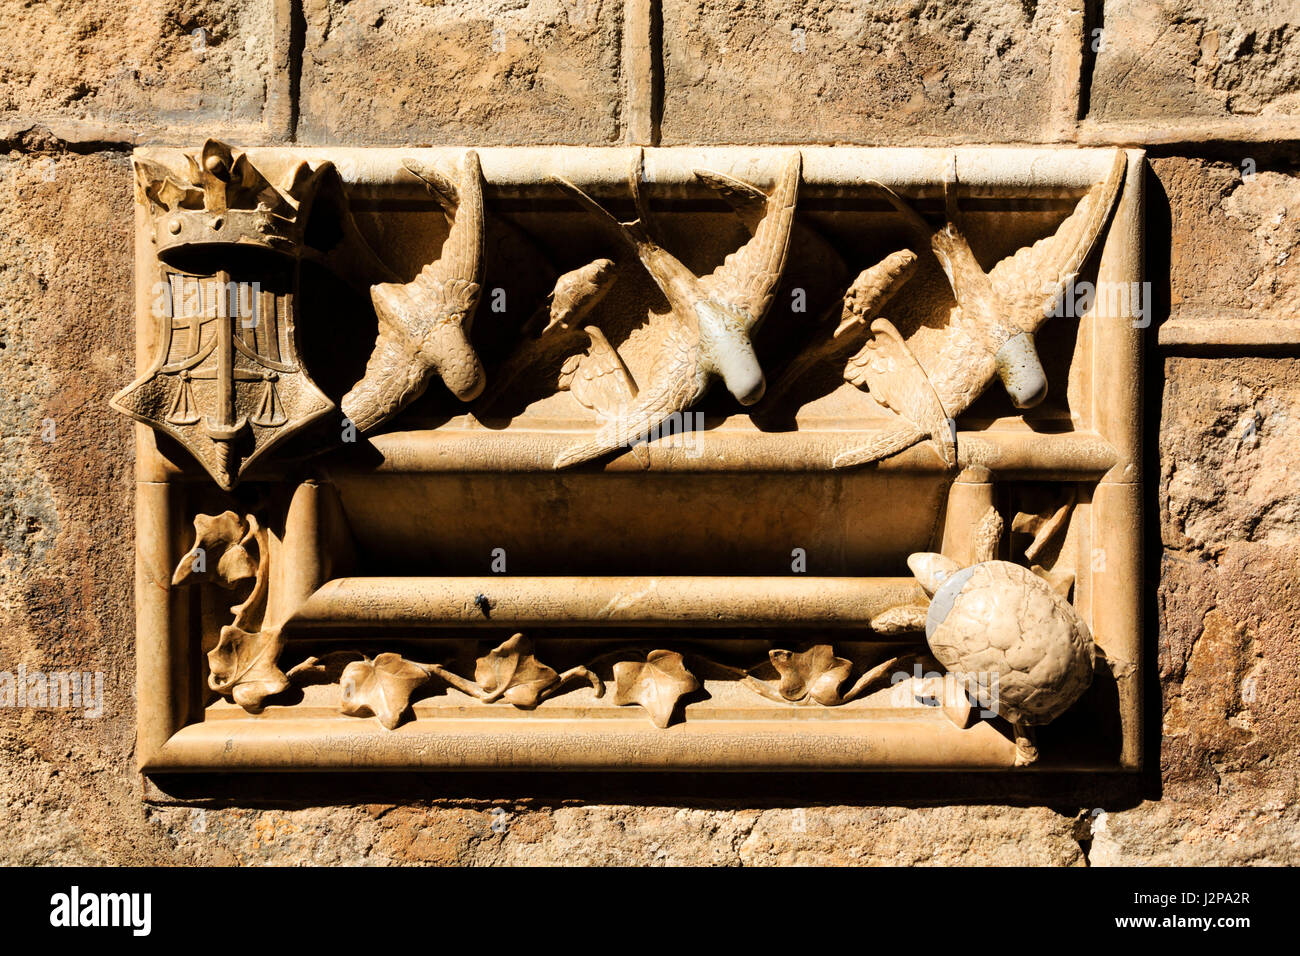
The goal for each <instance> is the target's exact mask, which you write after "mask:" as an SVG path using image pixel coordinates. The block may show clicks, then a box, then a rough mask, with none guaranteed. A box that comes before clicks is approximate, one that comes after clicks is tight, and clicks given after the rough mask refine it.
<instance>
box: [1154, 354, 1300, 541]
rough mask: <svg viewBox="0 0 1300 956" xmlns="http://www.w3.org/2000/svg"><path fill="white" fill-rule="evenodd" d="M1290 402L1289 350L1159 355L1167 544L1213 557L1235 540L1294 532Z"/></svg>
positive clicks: (1299, 371) (1297, 399)
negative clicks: (1284, 354) (1273, 354)
mask: <svg viewBox="0 0 1300 956" xmlns="http://www.w3.org/2000/svg"><path fill="white" fill-rule="evenodd" d="M1298 410H1300V364H1298V363H1297V362H1296V360H1295V359H1290V358H1279V359H1196V358H1174V359H1169V360H1168V361H1167V362H1166V383H1165V395H1164V407H1163V410H1162V411H1163V415H1162V418H1163V420H1162V424H1161V430H1160V457H1161V477H1160V481H1161V491H1162V494H1163V495H1164V496H1165V500H1164V504H1163V505H1162V514H1161V525H1162V535H1163V538H1164V542H1165V546H1166V547H1168V548H1172V549H1176V550H1179V551H1189V552H1200V553H1202V554H1203V555H1205V556H1208V557H1217V556H1218V555H1219V554H1221V553H1222V551H1223V550H1224V549H1225V548H1226V547H1228V546H1229V545H1230V544H1231V543H1233V542H1237V541H1250V542H1260V543H1265V544H1273V545H1280V544H1287V543H1291V542H1293V541H1295V540H1296V536H1297V531H1298V530H1300V525H1298V524H1297V522H1300V489H1298V488H1297V486H1296V483H1295V477H1294V449H1295V448H1296V447H1297V440H1298V439H1300V415H1298V414H1297V411H1298Z"/></svg>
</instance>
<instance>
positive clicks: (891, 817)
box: [149, 803, 1083, 866]
mask: <svg viewBox="0 0 1300 956" xmlns="http://www.w3.org/2000/svg"><path fill="white" fill-rule="evenodd" d="M149 821H150V830H151V831H152V832H154V833H156V834H158V836H159V837H160V838H161V839H162V840H163V841H165V842H168V843H171V844H172V845H173V846H174V847H175V850H176V852H178V854H179V855H180V856H182V857H184V858H190V859H193V860H195V861H196V862H197V861H201V862H212V863H220V862H239V863H244V864H249V863H276V862H290V861H292V862H301V861H308V862H312V863H353V864H355V863H370V864H434V865H459V866H465V865H478V866H482V865H494V866H498V865H508V866H529V865H535V866H548V865H549V866H557V865H570V866H574V865H578V866H674V865H711V866H739V865H744V866H771V865H814V866H817V865H858V866H861V865H930V866H959V865H977V864H982V863H983V864H987V863H995V862H996V863H1005V864H1009V865H1017V864H1018V865H1066V866H1078V865H1081V864H1082V862H1083V851H1082V849H1081V847H1080V845H1079V843H1078V841H1077V840H1076V839H1075V837H1074V821H1073V819H1071V818H1068V817H1064V816H1061V815H1060V814H1057V813H1054V812H1052V811H1050V810H1046V809H1032V808H1010V809H1009V808H1002V807H998V808H991V807H974V808H965V807H928V808H904V807H879V808H873V807H868V808H861V807H843V806H835V807H811V808H807V809H793V810H791V809H773V810H741V809H703V808H684V807H635V806H624V805H599V804H597V805H590V806H580V807H570V806H559V807H551V806H534V805H530V804H528V803H524V804H519V805H512V804H501V805H498V806H495V807H494V806H490V805H482V804H480V805H475V806H450V807H402V806H398V807H392V806H370V807H364V808H357V807H348V808H340V809H338V810H334V811H325V810H317V809H310V810H287V811H249V810H221V811H215V810H203V809H198V808H181V807H166V808H157V809H154V810H152V811H150V814H149Z"/></svg>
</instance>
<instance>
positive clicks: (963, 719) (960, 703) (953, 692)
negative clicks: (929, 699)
mask: <svg viewBox="0 0 1300 956" xmlns="http://www.w3.org/2000/svg"><path fill="white" fill-rule="evenodd" d="M972 710H973V708H972V707H971V702H970V694H969V693H968V692H967V690H966V688H965V687H963V686H962V685H961V684H960V683H958V682H957V681H955V680H948V679H947V678H945V679H944V682H943V712H944V714H946V715H947V717H948V719H949V720H951V721H952V722H953V723H954V724H956V725H957V726H958V727H960V728H961V729H962V730H965V729H966V728H967V727H969V726H970V717H971V712H972Z"/></svg>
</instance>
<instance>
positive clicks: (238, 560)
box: [172, 511, 257, 590]
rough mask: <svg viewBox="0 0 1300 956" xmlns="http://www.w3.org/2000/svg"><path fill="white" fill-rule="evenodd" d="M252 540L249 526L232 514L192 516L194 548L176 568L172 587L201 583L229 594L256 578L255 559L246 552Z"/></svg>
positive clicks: (254, 533)
mask: <svg viewBox="0 0 1300 956" xmlns="http://www.w3.org/2000/svg"><path fill="white" fill-rule="evenodd" d="M255 539H256V529H255V528H254V527H253V524H252V522H250V521H248V520H246V519H244V518H241V517H239V515H237V514H235V513H234V512H233V511H223V512H222V513H221V514H219V515H204V514H200V515H195V516H194V547H192V548H190V550H189V551H188V552H186V554H185V557H183V558H181V560H180V563H179V564H177V565H176V571H175V573H174V574H173V575H172V585H173V586H176V585H181V584H193V583H195V582H197V581H202V582H205V583H208V584H215V585H217V586H218V587H222V588H225V589H226V590H232V589H234V588H235V587H236V586H238V585H239V584H240V582H242V581H248V580H251V579H252V578H254V577H256V576H257V559H256V558H254V557H253V555H252V554H251V553H250V552H249V545H250V544H251V545H253V546H254V547H256V541H255Z"/></svg>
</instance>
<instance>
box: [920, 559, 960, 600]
mask: <svg viewBox="0 0 1300 956" xmlns="http://www.w3.org/2000/svg"><path fill="white" fill-rule="evenodd" d="M907 566H908V567H909V568H910V569H911V571H912V573H913V574H914V575H916V581H917V583H918V584H920V585H921V587H922V589H923V590H924V591H925V593H926V594H928V595H929V596H930V597H934V592H935V591H937V590H939V588H941V587H942V586H943V583H944V582H945V581H947V580H948V578H950V577H952V575H953V574H955V573H956V572H958V571H960V570H961V565H960V564H958V563H957V562H956V561H954V560H953V559H952V558H945V557H944V556H943V555H942V554H937V553H935V552H933V551H918V552H917V553H916V554H913V555H911V556H910V557H908V559H907Z"/></svg>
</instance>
